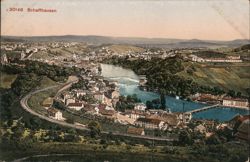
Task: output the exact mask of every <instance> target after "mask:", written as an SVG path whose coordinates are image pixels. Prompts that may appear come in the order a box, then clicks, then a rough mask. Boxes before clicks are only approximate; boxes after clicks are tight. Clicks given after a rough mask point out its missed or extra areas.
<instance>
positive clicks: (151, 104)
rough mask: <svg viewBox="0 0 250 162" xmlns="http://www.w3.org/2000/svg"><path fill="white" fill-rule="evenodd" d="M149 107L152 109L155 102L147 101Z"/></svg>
mask: <svg viewBox="0 0 250 162" xmlns="http://www.w3.org/2000/svg"><path fill="white" fill-rule="evenodd" d="M146 107H147V109H151V108H152V107H153V103H152V102H151V101H146Z"/></svg>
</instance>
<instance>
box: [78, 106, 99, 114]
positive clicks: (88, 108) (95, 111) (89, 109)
mask: <svg viewBox="0 0 250 162" xmlns="http://www.w3.org/2000/svg"><path fill="white" fill-rule="evenodd" d="M82 111H84V112H88V113H92V114H98V113H99V109H98V108H97V107H95V106H94V105H91V104H85V105H84V106H83V108H82Z"/></svg>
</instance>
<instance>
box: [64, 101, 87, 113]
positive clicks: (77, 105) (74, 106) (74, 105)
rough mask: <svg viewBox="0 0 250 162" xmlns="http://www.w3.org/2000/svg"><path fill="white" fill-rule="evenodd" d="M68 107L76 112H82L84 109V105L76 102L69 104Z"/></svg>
mask: <svg viewBox="0 0 250 162" xmlns="http://www.w3.org/2000/svg"><path fill="white" fill-rule="evenodd" d="M67 106H68V108H70V109H74V110H76V111H79V110H81V109H82V108H83V103H80V102H74V103H69V104H68V105H67Z"/></svg>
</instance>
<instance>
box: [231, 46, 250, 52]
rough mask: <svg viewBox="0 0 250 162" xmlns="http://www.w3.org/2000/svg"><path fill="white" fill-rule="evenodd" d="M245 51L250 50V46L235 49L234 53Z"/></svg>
mask: <svg viewBox="0 0 250 162" xmlns="http://www.w3.org/2000/svg"><path fill="white" fill-rule="evenodd" d="M245 50H250V44H245V45H243V46H241V47H238V48H235V49H234V52H239V51H245Z"/></svg>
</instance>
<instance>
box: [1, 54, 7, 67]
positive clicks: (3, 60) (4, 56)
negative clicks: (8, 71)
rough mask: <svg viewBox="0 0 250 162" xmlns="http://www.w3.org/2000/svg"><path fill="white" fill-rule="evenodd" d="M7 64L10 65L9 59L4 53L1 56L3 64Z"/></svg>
mask: <svg viewBox="0 0 250 162" xmlns="http://www.w3.org/2000/svg"><path fill="white" fill-rule="evenodd" d="M7 63H8V58H7V55H6V54H5V53H4V54H2V55H1V64H2V65H4V64H7Z"/></svg>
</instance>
